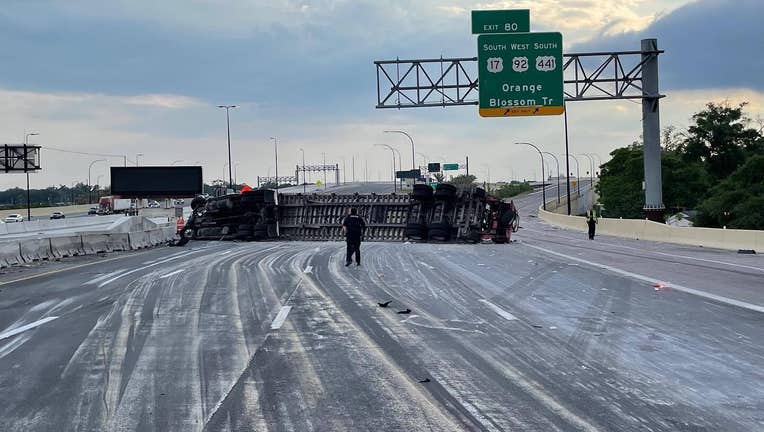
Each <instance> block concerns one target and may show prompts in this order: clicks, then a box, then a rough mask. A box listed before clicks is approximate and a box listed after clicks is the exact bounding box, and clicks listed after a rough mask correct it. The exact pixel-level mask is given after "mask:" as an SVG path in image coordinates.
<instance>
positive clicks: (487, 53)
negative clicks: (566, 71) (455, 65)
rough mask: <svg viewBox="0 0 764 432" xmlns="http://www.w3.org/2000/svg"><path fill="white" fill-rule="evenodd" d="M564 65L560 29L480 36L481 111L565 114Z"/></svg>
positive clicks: (502, 114)
mask: <svg viewBox="0 0 764 432" xmlns="http://www.w3.org/2000/svg"><path fill="white" fill-rule="evenodd" d="M562 68H563V63H562V34H560V33H508V34H495V35H480V36H478V80H479V82H480V87H478V90H479V94H480V97H479V99H480V115H481V116H483V117H506V116H536V115H559V114H562V113H563V112H564V110H565V108H564V100H565V99H564V94H563V73H562Z"/></svg>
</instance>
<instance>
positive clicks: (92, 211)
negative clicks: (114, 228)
mask: <svg viewBox="0 0 764 432" xmlns="http://www.w3.org/2000/svg"><path fill="white" fill-rule="evenodd" d="M88 214H89V215H94V214H98V207H90V208H89V209H88Z"/></svg>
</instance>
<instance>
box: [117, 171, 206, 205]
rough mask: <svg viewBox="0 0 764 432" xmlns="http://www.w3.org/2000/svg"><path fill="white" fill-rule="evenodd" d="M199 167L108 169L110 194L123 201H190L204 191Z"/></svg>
mask: <svg viewBox="0 0 764 432" xmlns="http://www.w3.org/2000/svg"><path fill="white" fill-rule="evenodd" d="M203 188H204V185H203V182H202V167H200V166H147V167H111V193H112V194H113V195H120V196H125V197H135V198H147V197H191V196H196V195H198V194H201V193H202V192H203V191H204V190H203Z"/></svg>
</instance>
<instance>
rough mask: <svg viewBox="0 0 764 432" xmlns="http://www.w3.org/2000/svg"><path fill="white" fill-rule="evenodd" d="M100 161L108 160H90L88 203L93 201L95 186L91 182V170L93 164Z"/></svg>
mask: <svg viewBox="0 0 764 432" xmlns="http://www.w3.org/2000/svg"><path fill="white" fill-rule="evenodd" d="M98 162H107V160H106V159H96V160H94V161H93V162H90V165H89V166H88V204H92V203H93V186H92V185H91V183H90V171H91V170H92V169H93V165H95V164H96V163H98Z"/></svg>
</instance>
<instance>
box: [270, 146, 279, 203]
mask: <svg viewBox="0 0 764 432" xmlns="http://www.w3.org/2000/svg"><path fill="white" fill-rule="evenodd" d="M271 139H272V140H273V154H274V155H275V159H276V162H275V163H276V195H278V194H279V146H278V140H277V139H276V137H271Z"/></svg>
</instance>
